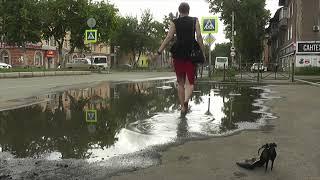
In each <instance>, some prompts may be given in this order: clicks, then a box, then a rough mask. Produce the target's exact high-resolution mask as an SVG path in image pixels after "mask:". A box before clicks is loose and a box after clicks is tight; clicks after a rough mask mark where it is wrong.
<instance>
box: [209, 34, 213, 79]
mask: <svg viewBox="0 0 320 180" xmlns="http://www.w3.org/2000/svg"><path fill="white" fill-rule="evenodd" d="M209 38H211V33H210V34H209ZM211 46H212V43H209V78H211V70H212V60H211Z"/></svg>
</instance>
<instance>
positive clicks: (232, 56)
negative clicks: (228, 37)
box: [231, 11, 234, 67]
mask: <svg viewBox="0 0 320 180" xmlns="http://www.w3.org/2000/svg"><path fill="white" fill-rule="evenodd" d="M231 48H232V49H234V11H232V47H231ZM231 59H232V60H231V67H232V65H233V64H234V55H233V54H232V55H231Z"/></svg>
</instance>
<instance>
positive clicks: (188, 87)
mask: <svg viewBox="0 0 320 180" xmlns="http://www.w3.org/2000/svg"><path fill="white" fill-rule="evenodd" d="M189 11H190V6H189V4H188V3H185V2H183V3H181V4H180V6H179V13H180V15H179V18H178V19H175V20H174V21H173V22H171V25H170V28H169V32H168V34H167V37H166V38H165V39H164V41H163V43H162V44H161V46H160V48H159V50H158V52H157V53H158V54H159V55H160V54H161V53H162V51H163V50H164V49H165V47H166V46H167V45H168V43H169V42H170V41H171V40H172V38H173V37H174V34H176V37H177V41H176V45H175V53H173V54H172V56H173V65H174V69H175V72H176V76H177V81H178V96H179V101H180V104H181V117H184V116H185V115H186V113H187V111H188V102H189V99H190V98H191V95H192V92H193V89H194V79H195V65H194V64H193V63H192V60H191V49H192V47H193V43H194V39H195V33H194V31H196V34H197V42H198V43H199V45H200V48H201V50H202V52H204V45H203V39H202V36H201V31H200V24H199V21H198V19H197V18H194V17H190V16H189Z"/></svg>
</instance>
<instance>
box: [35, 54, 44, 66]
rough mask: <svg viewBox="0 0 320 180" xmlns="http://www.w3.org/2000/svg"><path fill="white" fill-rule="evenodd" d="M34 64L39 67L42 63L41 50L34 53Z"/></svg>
mask: <svg viewBox="0 0 320 180" xmlns="http://www.w3.org/2000/svg"><path fill="white" fill-rule="evenodd" d="M34 65H35V66H37V67H39V66H42V65H43V56H42V53H41V52H36V53H35V55H34Z"/></svg>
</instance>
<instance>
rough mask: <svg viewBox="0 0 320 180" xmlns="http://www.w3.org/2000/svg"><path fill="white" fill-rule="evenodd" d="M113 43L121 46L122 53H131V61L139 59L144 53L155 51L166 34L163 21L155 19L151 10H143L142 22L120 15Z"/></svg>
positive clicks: (134, 63) (135, 62) (134, 62)
mask: <svg viewBox="0 0 320 180" xmlns="http://www.w3.org/2000/svg"><path fill="white" fill-rule="evenodd" d="M117 22H118V23H117V26H116V30H115V31H114V32H113V35H112V43H113V44H115V45H118V46H120V52H121V53H122V54H130V55H131V56H130V62H131V64H133V65H137V61H138V60H139V58H140V56H141V55H142V54H144V53H149V52H153V51H155V50H156V49H157V48H158V47H159V46H160V43H161V40H162V38H163V37H164V36H165V27H164V25H163V23H160V22H158V21H155V20H154V19H153V16H152V14H151V13H150V10H146V11H144V12H143V14H142V16H141V20H140V23H139V21H138V19H137V18H136V17H119V18H118V21H117Z"/></svg>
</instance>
